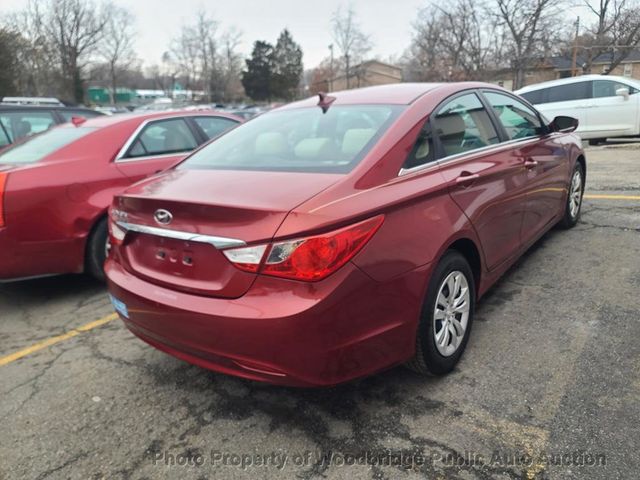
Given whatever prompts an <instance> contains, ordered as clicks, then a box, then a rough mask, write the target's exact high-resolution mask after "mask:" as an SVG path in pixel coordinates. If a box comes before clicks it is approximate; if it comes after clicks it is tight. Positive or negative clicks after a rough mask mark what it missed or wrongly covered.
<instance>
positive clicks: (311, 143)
mask: <svg viewBox="0 0 640 480" xmlns="http://www.w3.org/2000/svg"><path fill="white" fill-rule="evenodd" d="M330 143H331V140H329V139H328V138H327V137H318V138H305V139H304V140H301V141H300V142H298V144H297V145H296V146H295V148H294V149H293V153H294V154H295V156H296V157H298V158H317V157H319V156H320V155H321V153H322V151H323V150H325V149H326V148H328V147H329V145H330Z"/></svg>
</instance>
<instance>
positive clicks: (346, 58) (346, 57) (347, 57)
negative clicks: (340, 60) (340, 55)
mask: <svg viewBox="0 0 640 480" xmlns="http://www.w3.org/2000/svg"><path fill="white" fill-rule="evenodd" d="M344 58H345V62H346V69H345V72H346V74H347V90H349V75H350V72H349V70H350V65H349V54H346V55H345V56H344Z"/></svg>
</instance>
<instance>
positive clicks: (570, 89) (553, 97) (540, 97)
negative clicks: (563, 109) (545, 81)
mask: <svg viewBox="0 0 640 480" xmlns="http://www.w3.org/2000/svg"><path fill="white" fill-rule="evenodd" d="M520 96H521V97H522V98H524V99H526V100H527V101H529V102H530V103H532V104H533V105H540V104H543V103H554V102H571V101H574V100H584V99H586V98H591V82H590V81H588V82H577V83H567V84H566V85H558V86H556V87H547V88H541V89H539V90H534V91H532V92H525V93H521V94H520Z"/></svg>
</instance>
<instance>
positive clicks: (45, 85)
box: [7, 0, 60, 96]
mask: <svg viewBox="0 0 640 480" xmlns="http://www.w3.org/2000/svg"><path fill="white" fill-rule="evenodd" d="M7 28H8V29H9V31H11V32H13V33H14V34H15V35H16V44H15V45H14V47H15V48H16V55H17V57H18V67H19V71H18V76H17V78H16V79H15V80H16V84H17V89H18V91H20V92H23V94H26V95H34V96H42V95H50V96H53V95H57V93H56V92H57V90H58V83H59V80H60V72H59V71H58V70H59V66H58V63H57V54H56V51H55V49H54V47H53V45H52V43H51V42H50V40H49V39H48V37H47V33H46V31H45V25H44V12H43V6H42V4H41V3H38V2H36V1H33V0H28V1H27V4H26V6H25V8H24V9H23V10H21V11H19V12H16V13H13V14H11V15H10V16H9V17H8V18H7Z"/></svg>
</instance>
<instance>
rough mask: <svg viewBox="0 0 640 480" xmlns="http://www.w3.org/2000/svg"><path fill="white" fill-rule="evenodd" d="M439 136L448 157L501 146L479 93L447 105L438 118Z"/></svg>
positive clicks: (443, 150)
mask: <svg viewBox="0 0 640 480" xmlns="http://www.w3.org/2000/svg"><path fill="white" fill-rule="evenodd" d="M433 124H434V128H435V133H436V135H437V136H438V138H439V139H440V144H441V145H442V153H443V154H442V155H440V157H448V156H451V155H457V154H459V153H464V152H468V151H470V150H475V149H478V148H482V147H486V146H488V145H493V144H495V143H498V142H500V138H499V137H498V133H497V132H496V130H495V128H494V127H493V124H492V123H491V119H490V118H489V114H488V113H487V111H486V110H485V108H484V106H483V105H482V103H481V102H480V99H479V98H478V96H477V95H476V94H475V93H470V94H467V95H462V96H459V97H456V98H455V99H453V100H451V101H450V102H448V103H447V104H445V105H444V106H443V107H442V108H440V110H438V112H437V113H436V115H435V117H434V121H433Z"/></svg>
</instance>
